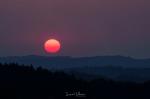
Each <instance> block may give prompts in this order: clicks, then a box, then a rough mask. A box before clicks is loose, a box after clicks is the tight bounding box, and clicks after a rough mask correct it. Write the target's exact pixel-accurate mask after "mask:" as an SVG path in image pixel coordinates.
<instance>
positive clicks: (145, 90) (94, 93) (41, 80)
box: [0, 64, 150, 99]
mask: <svg viewBox="0 0 150 99" xmlns="http://www.w3.org/2000/svg"><path fill="white" fill-rule="evenodd" d="M136 98H138V99H139V98H140V99H150V82H145V83H132V82H116V81H112V80H106V79H97V80H93V81H84V80H81V79H77V78H75V77H74V76H73V75H68V74H65V73H64V72H50V71H48V70H46V69H42V68H40V67H39V68H37V69H34V68H33V67H32V66H24V65H18V64H0V99H136Z"/></svg>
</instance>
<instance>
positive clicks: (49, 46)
mask: <svg viewBox="0 0 150 99" xmlns="http://www.w3.org/2000/svg"><path fill="white" fill-rule="evenodd" d="M60 48H61V44H60V42H59V41H58V40H56V39H49V40H47V41H46V42H45V44H44V49H45V51H46V52H47V53H57V52H59V51H60Z"/></svg>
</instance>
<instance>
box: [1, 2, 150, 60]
mask: <svg viewBox="0 0 150 99" xmlns="http://www.w3.org/2000/svg"><path fill="white" fill-rule="evenodd" d="M49 38H56V39H58V40H60V41H61V43H62V50H61V51H60V53H58V54H57V55H70V56H95V55H96V56H98V55H125V56H133V57H139V58H141V57H142V58H146V57H150V0H0V45H1V46H0V56H13V55H29V54H38V55H48V54H46V53H45V52H44V50H43V43H44V42H45V41H46V40H47V39H49ZM49 55H50V54H49Z"/></svg>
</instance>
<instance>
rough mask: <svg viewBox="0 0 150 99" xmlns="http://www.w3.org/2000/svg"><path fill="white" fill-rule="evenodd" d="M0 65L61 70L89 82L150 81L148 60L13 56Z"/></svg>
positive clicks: (113, 57)
mask: <svg viewBox="0 0 150 99" xmlns="http://www.w3.org/2000/svg"><path fill="white" fill-rule="evenodd" d="M0 62H1V63H18V64H25V65H30V64H33V66H34V67H36V68H37V67H39V66H42V68H46V69H49V70H51V71H57V70H63V71H64V72H66V73H69V74H74V75H75V76H76V77H79V78H83V79H86V80H91V79H95V78H99V77H100V76H103V77H106V78H111V79H114V80H123V81H136V82H143V81H146V80H149V79H150V59H134V58H131V57H123V56H97V57H81V58H74V57H69V56H57V57H48V56H36V55H29V56H14V57H3V58H0Z"/></svg>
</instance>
